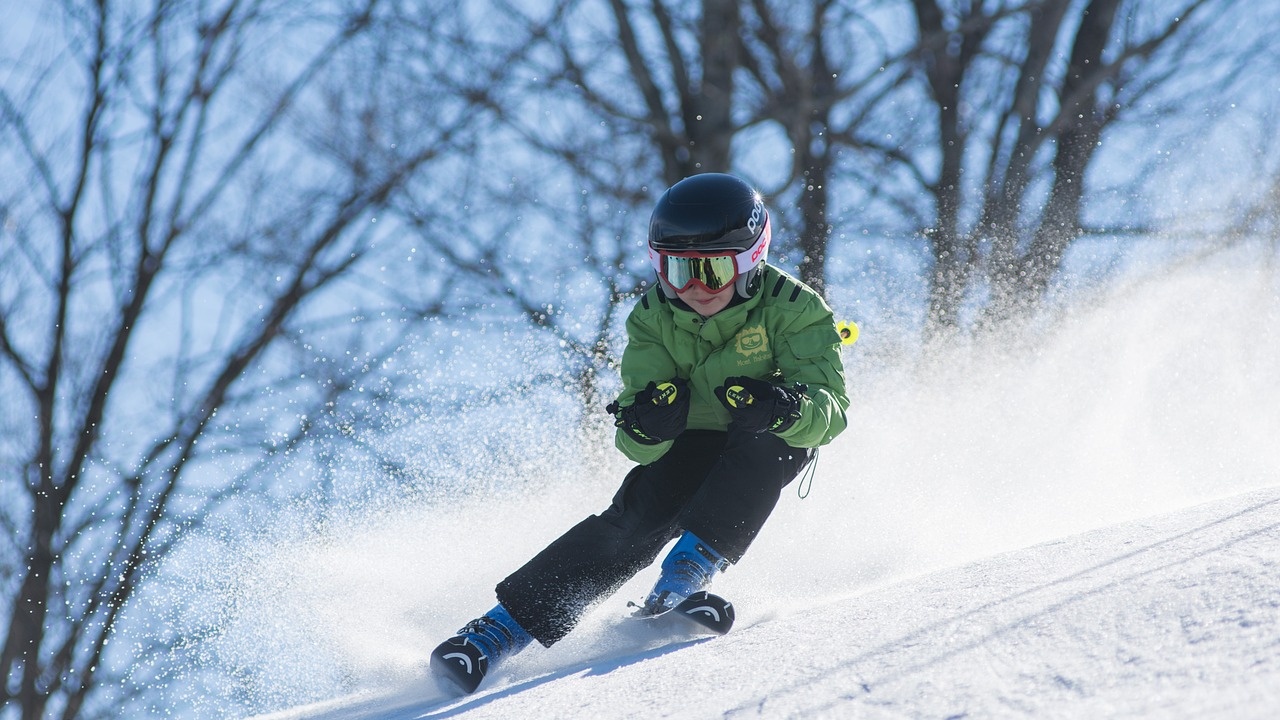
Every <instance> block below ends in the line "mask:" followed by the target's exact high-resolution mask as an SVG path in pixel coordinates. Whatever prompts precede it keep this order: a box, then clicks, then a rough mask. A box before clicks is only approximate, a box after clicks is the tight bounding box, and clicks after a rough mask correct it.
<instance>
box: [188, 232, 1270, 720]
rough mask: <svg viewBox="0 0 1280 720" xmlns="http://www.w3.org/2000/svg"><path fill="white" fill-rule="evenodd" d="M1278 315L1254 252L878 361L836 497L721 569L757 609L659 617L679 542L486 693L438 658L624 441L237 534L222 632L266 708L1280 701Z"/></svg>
mask: <svg viewBox="0 0 1280 720" xmlns="http://www.w3.org/2000/svg"><path fill="white" fill-rule="evenodd" d="M1255 260H1256V258H1255ZM1278 321H1280V291H1277V285H1276V279H1275V275H1274V273H1273V272H1271V271H1269V270H1267V269H1266V268H1265V267H1262V266H1259V265H1258V264H1257V263H1256V262H1254V261H1252V260H1250V259H1249V258H1247V257H1246V258H1244V259H1243V261H1241V260H1240V259H1239V258H1237V260H1232V259H1230V258H1227V259H1225V260H1220V261H1218V262H1215V263H1208V262H1206V263H1202V264H1200V265H1199V266H1197V267H1195V268H1190V269H1188V270H1186V271H1184V272H1181V273H1173V274H1172V275H1171V276H1169V277H1168V278H1165V279H1162V280H1161V281H1160V282H1158V283H1149V284H1145V285H1143V284H1138V285H1135V286H1133V287H1128V288H1124V289H1122V291H1121V292H1119V293H1117V295H1116V296H1113V297H1110V298H1106V299H1104V300H1101V301H1099V302H1097V303H1095V304H1094V305H1093V306H1092V307H1090V308H1086V309H1082V310H1080V311H1078V312H1076V313H1074V314H1073V315H1071V316H1070V317H1069V318H1067V319H1066V321H1065V322H1064V323H1063V324H1062V325H1061V326H1060V327H1058V328H1055V329H1052V330H1051V331H1050V332H1049V334H1048V335H1047V336H1046V338H1045V339H1044V342H1042V343H1040V344H1039V345H1037V346H1036V349H1035V351H1034V352H1032V353H1030V354H1020V353H1017V352H1010V353H1009V354H1008V355H1007V356H1003V357H1001V356H987V357H983V356H975V357H968V358H963V359H956V360H955V362H953V363H949V364H940V365H939V367H938V369H937V371H936V372H934V373H931V374H929V377H930V378H932V379H931V380H929V381H926V382H921V381H920V380H919V377H918V376H911V377H909V378H899V377H895V376H894V374H893V373H892V372H889V373H882V374H880V375H878V376H876V377H874V378H870V379H868V375H870V373H861V372H858V373H852V374H851V379H852V380H853V386H852V387H851V395H852V396H853V397H854V398H855V405H854V407H853V408H851V414H850V421H851V424H850V429H849V431H848V432H846V433H845V434H844V435H842V436H841V437H840V438H837V440H836V442H834V443H832V445H831V446H829V447H828V448H825V449H824V450H823V452H822V454H821V456H820V458H819V463H818V468H817V474H816V478H815V481H814V484H813V487H812V490H811V492H810V495H809V497H808V498H807V499H804V500H800V499H798V498H797V497H796V494H795V493H794V492H789V493H788V494H787V495H784V497H783V499H782V501H781V502H780V504H779V506H778V508H777V510H776V511H775V512H774V515H773V516H772V517H771V518H770V521H769V523H768V525H766V527H765V529H764V532H763V533H762V534H761V535H760V537H759V538H758V539H757V541H756V543H755V545H753V547H752V549H751V551H750V552H749V553H748V555H747V556H746V558H744V560H743V561H742V562H741V563H739V564H738V565H737V566H735V567H733V568H732V569H730V570H729V571H728V572H726V573H725V574H724V575H723V576H722V577H721V578H719V579H717V581H716V584H715V587H714V590H715V591H716V592H719V593H721V594H723V595H725V596H726V597H728V598H730V599H731V600H733V601H734V603H735V606H736V608H737V612H738V621H737V625H736V627H735V628H734V630H733V631H732V632H731V633H730V634H729V635H727V636H725V637H721V638H715V639H701V640H692V641H689V640H681V639H672V638H663V637H655V636H653V635H652V634H650V633H649V631H648V630H646V629H644V628H643V627H639V625H641V624H638V623H635V622H633V621H630V620H629V619H628V618H627V617H626V613H627V611H626V607H625V604H626V600H627V599H634V598H637V597H639V596H641V595H642V594H643V592H644V591H645V590H646V589H647V588H648V586H649V585H650V584H651V583H652V582H653V579H654V577H655V572H656V571H655V570H654V569H653V568H650V569H649V570H647V571H645V572H642V573H641V574H639V575H638V576H637V577H636V578H635V579H634V580H633V581H632V582H631V583H629V584H628V585H626V586H624V587H623V588H622V589H621V590H620V591H619V593H618V594H617V595H615V596H614V597H612V598H610V599H608V600H607V601H605V602H603V603H602V604H601V605H599V606H598V607H596V608H595V609H594V610H592V611H591V612H590V613H589V614H588V615H587V616H586V617H584V618H583V621H582V623H581V625H580V626H579V627H578V628H577V629H576V630H575V632H574V633H572V634H571V635H570V636H569V637H568V638H566V639H565V640H564V641H562V642H561V643H559V644H557V645H555V646H554V647H552V648H550V649H545V648H541V647H537V646H535V647H533V648H530V649H529V650H526V651H525V652H524V653H522V654H520V655H518V656H516V657H514V658H512V659H511V660H510V661H509V662H506V663H504V664H503V665H501V666H500V667H499V668H498V669H497V670H496V671H495V672H494V673H492V674H491V677H490V678H489V679H487V680H486V682H485V684H484V685H482V686H481V688H480V690H479V691H478V692H477V693H476V694H475V695H472V696H467V697H456V696H454V695H453V694H451V693H449V692H447V691H446V690H445V689H444V688H442V687H439V686H437V685H436V683H435V680H434V679H432V678H431V676H430V674H429V673H428V672H427V669H426V660H427V655H428V653H429V652H430V650H431V648H432V647H433V646H434V645H435V644H436V643H438V642H439V641H440V640H441V639H443V638H444V637H446V636H447V635H449V634H450V633H452V631H453V630H454V629H456V628H457V627H459V626H461V625H462V624H463V623H464V622H466V621H467V620H469V619H471V618H472V617H475V616H476V615H478V614H480V613H483V612H484V611H485V610H487V609H488V608H489V607H490V606H491V605H492V602H493V590H492V588H493V586H494V584H495V583H496V582H497V581H499V580H501V579H502V578H503V577H504V576H505V575H506V574H507V573H508V572H510V571H511V570H513V569H514V568H515V567H517V566H518V565H519V564H520V563H522V562H524V561H525V560H526V559H528V557H530V556H531V555H532V554H533V553H534V552H536V550H537V549H539V548H541V547H543V546H544V545H545V544H546V543H547V542H549V541H550V540H551V539H553V538H554V537H556V536H557V535H558V534H559V533H560V532H562V531H563V530H564V529H565V528H567V527H569V526H570V525H571V524H572V523H573V522H576V521H577V520H578V519H580V518H581V517H583V516H584V515H586V514H588V513H592V512H598V511H600V510H602V509H603V507H604V505H606V504H607V502H608V498H609V497H610V496H611V495H612V492H613V489H614V488H615V487H616V485H617V483H618V482H619V480H620V479H621V477H622V475H623V473H624V472H625V470H626V464H625V463H624V462H623V461H622V460H621V459H620V458H613V459H611V460H610V459H605V460H600V459H599V458H596V459H587V460H583V461H582V462H581V464H580V465H574V464H572V463H570V462H568V461H566V464H565V465H563V466H556V467H549V468H545V469H544V471H543V472H537V471H534V472H533V474H534V475H535V476H537V477H539V478H540V481H539V482H537V483H534V485H533V486H532V487H531V488H525V489H523V490H521V491H519V492H514V491H513V492H512V493H511V494H509V495H504V494H501V493H499V494H497V495H491V496H488V497H471V496H466V497H459V498H457V500H456V502H451V503H449V504H448V505H447V507H440V506H433V507H429V508H427V507H412V506H406V507H399V508H393V509H387V510H382V511H378V512H374V513H370V514H368V515H366V516H362V517H352V518H348V519H346V520H345V521H343V522H339V523H334V524H333V525H332V526H330V527H326V528H323V529H322V530H321V531H319V532H318V533H317V536H316V537H315V538H312V539H307V540H304V541H299V540H298V539H296V538H289V539H288V540H287V541H281V542H279V543H277V544H275V545H272V546H270V547H266V548H263V549H261V550H260V552H258V553H256V554H250V555H249V556H245V557H237V568H238V572H239V573H240V574H239V575H238V577H236V578H234V579H233V580H232V581H229V582H228V583H227V584H228V587H233V588H237V590H236V593H235V613H234V614H232V615H229V616H228V619H227V621H226V622H225V623H224V624H223V626H222V628H221V631H220V635H219V636H218V638H217V640H216V643H211V645H213V648H212V650H213V651H215V652H216V653H217V654H218V656H219V657H220V658H221V659H222V660H223V661H224V662H231V663H234V664H235V666H236V667H237V668H239V671H240V674H239V677H240V678H241V685H240V686H239V687H236V688H234V690H235V692H236V693H237V695H236V697H238V698H239V699H240V700H241V701H242V702H243V701H244V699H245V698H248V699H249V700H250V701H251V702H248V703H246V704H245V705H242V706H248V707H256V708H259V709H260V711H261V710H262V709H270V708H287V709H283V710H279V711H278V712H276V713H274V714H269V715H261V716H259V717H261V718H263V719H264V720H265V719H266V718H270V719H271V720H338V719H339V718H342V719H351V720H359V719H364V720H408V719H409V718H455V717H461V718H513V717H526V718H541V717H555V718H597V717H608V718H654V717H678V718H709V717H725V718H747V717H763V718H793V717H794V718H822V717H829V718H847V717H857V718H962V717H963V718H1005V717H1013V718H1016V717H1036V718H1100V717H1125V718H1169V717H1196V718H1231V719H1232V720H1235V719H1237V718H1271V717H1276V715H1277V708H1280V570H1278V563H1280V484H1277V483H1278V482H1280V475H1278V473H1277V469H1278V468H1280V443H1277V442H1276V438H1277V437H1280V398H1278V397H1277V395H1278V393H1277V389H1278V388H1280V363H1277V362H1276V360H1275V358H1277V357H1280V331H1277V330H1276V328H1278V327H1280V323H1278ZM863 330H864V340H863V341H862V342H867V340H868V338H874V337H875V329H874V328H866V327H864V328H863ZM855 347H857V346H855ZM863 369H865V368H863ZM569 456H574V454H573V453H567V454H566V457H569ZM324 698H329V699H327V700H324ZM189 699H190V700H191V702H192V703H199V702H204V703H206V705H207V706H211V707H214V708H217V707H223V708H225V707H227V704H226V701H225V699H222V698H216V697H209V698H203V699H200V698H189ZM317 700H323V701H322V702H318V703H317V702H314V701H317ZM219 703H221V705H219ZM194 709H195V710H196V711H197V712H198V711H200V710H208V709H209V707H204V708H199V707H197V708H194ZM243 715H244V713H241V714H240V716H243ZM220 716H227V713H225V712H223V713H222V714H221V715H220Z"/></svg>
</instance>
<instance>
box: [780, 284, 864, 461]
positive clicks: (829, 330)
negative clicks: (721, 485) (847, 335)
mask: <svg viewBox="0 0 1280 720" xmlns="http://www.w3.org/2000/svg"><path fill="white" fill-rule="evenodd" d="M774 362H775V363H777V365H778V370H779V371H780V372H781V373H782V377H783V380H784V381H785V382H786V383H787V384H788V385H790V384H792V383H803V384H804V385H806V386H807V387H808V389H807V391H806V392H805V393H804V394H803V396H802V399H801V401H800V419H799V420H797V421H796V422H795V424H793V425H792V426H791V427H789V428H787V429H786V430H785V431H783V432H781V433H778V437H780V438H782V439H783V440H785V441H787V444H789V445H791V446H793V447H818V446H819V445H825V444H827V443H829V442H831V440H832V439H833V438H835V436H836V435H839V434H840V433H841V432H842V431H844V429H845V426H846V425H847V424H848V421H847V419H846V417H845V410H847V409H848V407H849V396H848V394H847V391H846V390H845V382H844V363H843V361H842V360H841V359H840V335H839V333H837V332H836V323H835V318H834V317H833V316H832V314H831V308H829V307H827V304H826V303H825V302H823V300H822V298H821V297H819V296H818V295H817V294H816V293H812V296H811V298H810V299H809V302H808V303H807V304H806V306H805V308H804V310H803V311H802V312H800V313H799V314H797V315H796V316H795V318H794V320H793V321H792V323H791V326H790V327H789V328H787V330H786V332H784V333H783V334H782V338H781V341H780V342H779V343H778V347H777V348H776V349H775V356H774Z"/></svg>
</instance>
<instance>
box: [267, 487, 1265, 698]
mask: <svg viewBox="0 0 1280 720" xmlns="http://www.w3.org/2000/svg"><path fill="white" fill-rule="evenodd" d="M589 634H591V635H592V636H593V637H592V639H591V641H590V643H572V644H571V643H568V641H566V645H572V646H571V647H562V646H556V647H555V648H553V649H551V650H543V651H541V652H540V653H539V651H538V650H536V649H535V650H532V651H531V653H533V654H540V655H541V657H539V658H538V659H537V660H534V661H528V659H527V658H519V660H520V661H523V662H519V661H513V662H512V663H511V665H509V666H508V667H506V668H504V669H503V670H501V671H499V672H498V673H497V675H496V676H495V677H493V678H492V680H491V681H489V682H487V684H486V686H484V687H482V688H481V690H480V691H479V692H477V694H475V695H473V696H470V697H464V698H455V697H453V696H452V695H451V694H447V693H445V692H443V691H442V689H441V688H438V687H436V686H435V685H434V684H433V683H432V682H431V681H430V680H429V679H428V678H426V677H425V676H424V677H422V678H420V679H419V681H418V682H413V683H408V684H407V686H404V687H401V688H399V689H395V690H383V691H379V692H373V693H369V694H366V695H357V696H354V697H348V698H342V699H339V700H336V701H332V702H329V703H322V704H319V705H314V706H310V707H303V708H298V709H294V710H290V711H286V712H282V713H278V714H273V715H269V716H266V717H269V718H271V720H304V719H305V720H322V719H323V720H339V719H351V720H356V719H363V720H410V719H417V718H453V717H460V718H476V719H479V718H541V717H555V718H601V717H607V718H657V717H672V718H713V717H724V718H756V717H765V718H821V717H830V718H850V717H857V718H903V717H909V718H915V717H920V718H924V717H929V718H963V717H969V718H983V717H1037V718H1045V717H1073V718H1101V717H1148V718H1169V717H1187V718H1191V717H1194V718H1209V717H1217V718H1271V717H1275V716H1276V712H1277V709H1280V488H1269V489H1265V490H1261V491H1255V492H1250V493H1245V494H1241V495H1238V496H1235V497H1231V498H1227V499H1224V500H1219V501H1215V502H1211V503H1207V504H1204V505H1200V506H1197V507H1194V508H1191V509H1186V510H1181V511H1177V512H1173V513H1168V514H1164V515H1160V516H1156V517H1153V518H1148V519H1144V520H1139V521H1133V522H1127V523H1122V524H1118V525H1115V526H1112V527H1108V528H1104V529H1100V530H1095V531H1091V532H1087V533H1084V534H1080V535H1076V536H1073V537H1068V538H1063V539H1060V540H1055V541H1051V542H1047V543H1042V544H1038V545H1034V546H1032V547H1028V548H1025V549H1022V550H1016V551H1013V552H1008V553H1003V554H1000V555H996V556H993V557H990V558H986V559H983V560H979V561H977V562H973V563H968V564H965V565H962V566H959V567H954V568H949V569H946V570H940V571H937V572H932V573H928V574H925V575H922V576H920V577H916V578H912V579H908V580H904V581H901V582H895V583H893V584H890V585H886V586H884V587H879V588H875V589H869V590H865V591H861V592H858V593H856V594H853V595H850V596H848V597H844V598H839V599H831V598H828V599H825V600H824V601H822V602H818V603H814V604H811V605H807V606H806V605H795V606H791V607H785V608H772V609H769V610H764V609H761V608H753V607H752V606H750V605H746V606H743V605H740V606H739V624H738V625H737V627H735V629H734V630H733V632H732V633H730V634H729V635H727V636H725V637H723V638H716V639H710V640H699V641H693V642H674V643H666V644H663V643H661V642H660V640H659V639H657V638H645V637H642V636H640V635H638V634H637V633H636V632H634V628H632V627H630V625H629V624H628V622H627V621H626V620H616V621H610V622H607V623H603V627H600V626H598V627H596V628H594V629H593V630H591V631H589ZM588 644H600V645H608V646H611V647H610V649H609V650H608V651H605V652H602V653H599V654H593V653H591V652H590V651H588V650H586V646H587V645H588Z"/></svg>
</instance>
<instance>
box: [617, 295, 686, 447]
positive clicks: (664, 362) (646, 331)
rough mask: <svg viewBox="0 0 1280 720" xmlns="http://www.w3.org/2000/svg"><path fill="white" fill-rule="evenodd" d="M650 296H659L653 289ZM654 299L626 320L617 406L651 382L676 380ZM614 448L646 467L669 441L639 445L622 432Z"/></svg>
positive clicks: (633, 397) (638, 308)
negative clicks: (620, 386)
mask: <svg viewBox="0 0 1280 720" xmlns="http://www.w3.org/2000/svg"><path fill="white" fill-rule="evenodd" d="M650 292H660V290H658V289H657V288H656V287H655V288H654V289H652V290H650ZM659 307H660V306H659V303H658V301H657V300H656V298H655V299H653V300H652V302H650V303H646V302H644V301H643V300H642V301H641V302H638V303H636V306H635V308H634V309H633V310H632V311H631V315H629V316H628V317H627V347H626V349H624V350H623V351H622V367H621V375H622V394H621V395H619V396H618V404H619V405H621V406H623V407H626V406H628V405H630V404H631V403H632V402H633V401H634V399H635V396H636V393H638V392H640V391H641V390H642V389H644V387H645V386H646V385H648V384H649V383H650V382H663V381H664V380H670V379H671V378H673V377H675V376H676V362H675V360H674V359H672V357H671V353H670V352H669V351H668V350H667V346H666V345H665V344H664V343H663V339H662V334H661V328H660V326H659V325H658V323H657V322H656V317H655V316H654V313H657V312H661V310H660V309H659ZM613 442H614V445H616V446H617V448H618V449H619V450H621V451H622V454H624V455H626V456H627V457H628V458H630V459H631V460H632V461H634V462H636V463H639V464H640V465H648V464H649V463H651V462H653V461H655V460H657V459H658V458H660V457H662V456H663V455H665V454H666V452H667V450H669V449H670V448H671V441H670V440H667V441H666V442H661V443H658V444H657V445H642V444H641V443H638V442H636V441H635V440H634V439H632V438H631V436H630V435H627V434H626V433H625V432H623V431H622V430H620V429H619V430H617V431H616V432H615V434H614V440H613Z"/></svg>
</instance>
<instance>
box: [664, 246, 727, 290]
mask: <svg viewBox="0 0 1280 720" xmlns="http://www.w3.org/2000/svg"><path fill="white" fill-rule="evenodd" d="M661 261H662V267H661V269H662V277H663V278H665V279H666V281H667V282H668V283H670V284H671V287H673V288H675V289H676V290H684V289H685V288H687V287H688V286H689V285H690V284H691V283H694V282H697V283H700V284H702V285H703V286H704V287H706V289H707V290H709V291H711V292H719V291H721V290H723V289H725V288H727V287H729V286H731V285H733V282H734V280H736V279H737V277H738V267H737V263H736V261H735V260H734V258H733V255H715V256H711V257H680V256H677V255H667V254H665V253H663V254H662V255H661Z"/></svg>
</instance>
